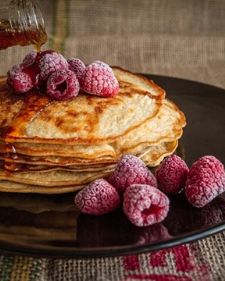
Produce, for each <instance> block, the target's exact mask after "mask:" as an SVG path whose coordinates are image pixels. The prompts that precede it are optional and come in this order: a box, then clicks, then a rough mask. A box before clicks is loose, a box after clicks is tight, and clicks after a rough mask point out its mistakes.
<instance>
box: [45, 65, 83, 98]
mask: <svg viewBox="0 0 225 281" xmlns="http://www.w3.org/2000/svg"><path fill="white" fill-rule="evenodd" d="M79 90H80V85H79V81H78V79H77V77H76V74H75V73H74V72H73V71H71V70H69V69H67V70H58V71H55V72H54V73H52V74H51V75H50V77H49V78H48V81H47V94H48V95H49V96H50V97H52V98H53V99H56V100H68V99H71V98H73V97H75V96H77V95H78V93H79Z"/></svg>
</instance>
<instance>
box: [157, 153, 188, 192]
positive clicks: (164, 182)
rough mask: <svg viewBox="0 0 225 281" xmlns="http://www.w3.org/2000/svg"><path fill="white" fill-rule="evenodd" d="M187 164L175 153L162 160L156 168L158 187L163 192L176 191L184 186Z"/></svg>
mask: <svg viewBox="0 0 225 281" xmlns="http://www.w3.org/2000/svg"><path fill="white" fill-rule="evenodd" d="M188 171H189V169H188V166H187V164H186V163H185V162H184V160H183V159H181V158H180V157H179V156H177V155H175V154H174V155H172V156H169V157H167V158H166V159H164V160H163V162H162V163H161V165H160V166H159V167H158V168H157V169H156V173H155V176H156V179H157V181H158V188H159V189H160V190H162V191H163V192H165V193H168V194H169V193H178V192H179V191H180V190H181V189H182V188H184V186H185V181H186V179H187V174H188Z"/></svg>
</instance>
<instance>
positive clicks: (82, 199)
mask: <svg viewBox="0 0 225 281" xmlns="http://www.w3.org/2000/svg"><path fill="white" fill-rule="evenodd" d="M74 200H75V205H76V206H77V208H78V209H79V210H80V211H81V212H82V213H86V214H90V215H103V214H106V213H109V212H111V211H113V210H115V209H117V208H118V207H119V205H120V197H119V195H118V193H117V191H116V189H115V188H114V187H113V186H112V185H111V184H109V183H108V182H107V181H106V180H104V179H98V180H95V181H93V182H92V183H90V184H89V185H88V186H86V187H85V188H84V189H82V190H81V191H80V192H79V193H77V195H76V196H75V199H74Z"/></svg>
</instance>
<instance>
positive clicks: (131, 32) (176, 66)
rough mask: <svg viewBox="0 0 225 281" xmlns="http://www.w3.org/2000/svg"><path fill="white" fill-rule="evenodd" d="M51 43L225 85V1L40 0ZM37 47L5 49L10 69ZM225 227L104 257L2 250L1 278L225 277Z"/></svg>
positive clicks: (180, 280) (87, 57)
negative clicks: (161, 246)
mask: <svg viewBox="0 0 225 281" xmlns="http://www.w3.org/2000/svg"><path fill="white" fill-rule="evenodd" d="M40 4H41V7H42V11H43V13H44V16H45V20H46V27H47V31H48V34H49V41H48V44H46V46H45V48H53V49H55V50H58V51H60V52H62V53H64V54H65V55H66V56H68V57H69V56H73V57H79V58H82V59H83V60H84V62H86V63H89V62H91V61H93V60H96V59H99V60H103V61H106V62H108V63H109V64H111V65H120V66H122V67H124V68H128V69H130V70H132V71H137V72H144V73H152V74H160V75H168V76H173V77H181V78H186V79H192V80H197V81H202V82H205V83H209V84H213V85H216V86H219V87H223V88H225V79H224V74H225V60H224V58H225V36H224V34H225V9H224V0H214V1H213V0H199V1H195V0H189V1H180V0H170V1H167V0H161V1H158V0H141V1H138V0H128V1H120V0H114V1H111V0H77V1H73V0H70V1H68V0H67V1H64V0H52V1H45V0H41V1H40ZM30 49H31V47H23V48H21V47H13V48H10V49H8V50H4V51H1V52H0V61H1V71H0V74H5V73H6V71H7V69H8V68H9V67H10V66H12V65H13V64H16V63H19V62H20V61H21V59H22V58H23V56H24V55H25V54H26V53H27V52H28V50H30ZM224 241H225V233H224V232H223V233H220V234H217V235H215V236H212V237H209V238H207V239H204V240H201V241H198V242H195V243H192V244H187V245H181V246H177V247H174V248H171V249H166V250H160V251H157V252H154V253H150V254H142V255H133V256H126V257H113V258H98V259H74V260H72V259H69V260H63V259H44V258H30V257H20V256H14V257H13V256H6V255H2V256H0V269H1V270H0V280H18V281H20V280H25V281H26V280H44V281H45V280H57V281H58V280H85V281H89V280H97V281H98V280H99V281H100V280H106V281H107V280H116V281H117V280H130V281H131V280H155V281H189V280H198V281H201V280H202V281H207V280H224V279H225V266H224V265H225V245H224Z"/></svg>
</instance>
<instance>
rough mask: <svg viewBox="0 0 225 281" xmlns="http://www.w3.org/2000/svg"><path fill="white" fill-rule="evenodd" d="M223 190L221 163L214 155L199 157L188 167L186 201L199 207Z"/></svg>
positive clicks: (224, 178)
mask: <svg viewBox="0 0 225 281" xmlns="http://www.w3.org/2000/svg"><path fill="white" fill-rule="evenodd" d="M224 191H225V171H224V166H223V164H222V163H221V162H220V161H219V160H218V159H217V158H216V157H214V156H203V157H201V158H199V159H198V160H197V161H196V162H195V163H194V164H193V165H192V167H191V168H190V171H189V173H188V176H187V181H186V187H185V194H186V197H187V199H188V201H189V202H190V203H191V204H192V205H193V206H195V207H197V208H201V207H203V206H205V205H206V204H208V203H209V202H210V201H212V200H213V199H214V198H215V197H217V196H218V195H219V194H221V193H222V192H224Z"/></svg>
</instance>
